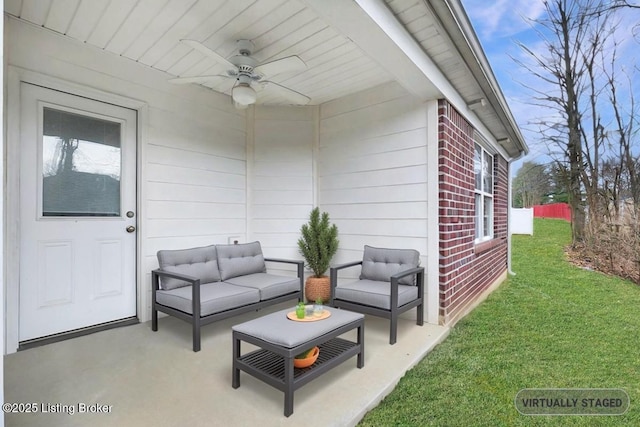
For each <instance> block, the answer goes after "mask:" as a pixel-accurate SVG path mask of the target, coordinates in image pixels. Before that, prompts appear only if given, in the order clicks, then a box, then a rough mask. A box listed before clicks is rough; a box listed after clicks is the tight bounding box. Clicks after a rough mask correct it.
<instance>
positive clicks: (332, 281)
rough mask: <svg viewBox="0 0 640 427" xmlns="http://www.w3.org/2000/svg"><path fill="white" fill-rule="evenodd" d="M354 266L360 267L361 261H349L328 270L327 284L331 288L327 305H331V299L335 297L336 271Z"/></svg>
mask: <svg viewBox="0 0 640 427" xmlns="http://www.w3.org/2000/svg"><path fill="white" fill-rule="evenodd" d="M356 265H362V260H360V261H351V262H347V263H344V264H338V265H336V266H335V267H331V268H330V269H329V284H330V288H331V296H330V297H329V305H333V299H334V298H335V296H336V286H338V271H339V270H342V269H344V268H349V267H355V266H356Z"/></svg>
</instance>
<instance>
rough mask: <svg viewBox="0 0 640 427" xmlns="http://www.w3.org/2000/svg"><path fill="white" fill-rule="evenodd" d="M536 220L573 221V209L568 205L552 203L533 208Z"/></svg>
mask: <svg viewBox="0 0 640 427" xmlns="http://www.w3.org/2000/svg"><path fill="white" fill-rule="evenodd" d="M533 216H534V218H560V219H564V220H566V221H569V222H570V221H571V208H570V207H569V204H567V203H551V204H548V205H536V206H534V207H533Z"/></svg>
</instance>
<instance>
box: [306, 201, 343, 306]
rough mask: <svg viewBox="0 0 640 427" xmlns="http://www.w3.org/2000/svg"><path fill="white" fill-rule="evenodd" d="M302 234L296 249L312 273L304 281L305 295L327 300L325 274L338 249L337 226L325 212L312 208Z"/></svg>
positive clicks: (328, 290) (329, 291)
mask: <svg viewBox="0 0 640 427" xmlns="http://www.w3.org/2000/svg"><path fill="white" fill-rule="evenodd" d="M300 232H301V234H302V236H301V237H300V238H299V239H298V249H299V250H300V254H301V255H302V257H303V258H304V260H305V262H306V264H307V267H309V269H310V270H311V271H313V275H312V276H310V277H309V278H307V280H306V282H305V296H306V298H307V301H315V300H316V299H318V298H320V299H322V301H329V299H330V297H331V287H330V286H331V285H330V283H329V277H328V276H327V275H326V274H325V273H326V272H327V270H328V269H329V265H330V263H331V259H332V258H333V256H334V255H335V254H336V252H337V251H338V244H339V241H338V227H336V225H335V224H331V223H330V221H329V214H328V213H327V212H322V213H320V209H319V208H317V207H316V208H314V209H313V210H312V211H311V213H310V214H309V222H308V223H307V224H304V225H303V226H302V229H301V230H300Z"/></svg>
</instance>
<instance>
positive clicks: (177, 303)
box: [156, 282, 260, 317]
mask: <svg viewBox="0 0 640 427" xmlns="http://www.w3.org/2000/svg"><path fill="white" fill-rule="evenodd" d="M191 297H192V291H191V287H188V288H184V287H183V288H176V289H172V290H170V291H157V292H156V301H157V302H158V303H159V304H162V305H166V306H169V307H172V308H175V309H176V310H180V311H184V312H185V313H189V314H193V304H192V302H191ZM258 301H260V292H258V290H257V289H251V288H247V287H243V286H234V285H231V284H229V283H224V282H218V283H207V284H206V285H200V317H204V316H207V315H209V314H214V313H219V312H222V311H226V310H230V309H232V308H236V307H241V306H243V305H247V304H253V303H256V302H258Z"/></svg>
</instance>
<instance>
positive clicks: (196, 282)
mask: <svg viewBox="0 0 640 427" xmlns="http://www.w3.org/2000/svg"><path fill="white" fill-rule="evenodd" d="M264 260H265V262H280V263H287V264H295V265H296V266H297V270H298V279H299V280H300V289H299V290H297V291H295V292H289V293H288V294H285V295H280V296H278V297H275V298H270V299H267V300H262V301H258V302H255V303H252V304H247V305H243V306H240V307H234V308H232V309H229V310H225V311H221V312H217V313H212V314H209V315H207V316H204V317H202V316H200V279H198V278H196V277H192V276H187V275H182V274H177V273H172V272H168V271H164V270H161V269H159V268H158V269H155V270H152V271H151V329H152V330H153V331H154V332H155V331H157V330H158V311H161V312H163V313H166V314H169V315H171V316H174V317H177V318H178V319H182V320H184V321H185V322H187V323H190V324H191V327H192V332H193V351H195V352H197V351H200V327H201V326H203V325H207V324H209V323H213V322H216V321H218V320H222V319H226V318H229V317H233V316H236V315H238V314H242V313H246V312H249V311H254V310H260V309H261V308H264V307H269V306H271V305H274V304H278V303H281V302H284V301H288V300H290V299H293V298H297V299H298V302H300V301H304V262H303V261H295V260H288V259H279V258H265V259H264ZM161 276H162V277H171V278H174V279H180V280H184V281H185V282H189V283H190V284H191V292H192V294H191V304H192V307H191V310H192V313H193V314H189V313H186V312H184V311H181V310H176V309H175V308H173V307H169V306H166V305H163V304H159V303H158V302H156V291H157V290H159V289H160V280H159V279H160V277H161Z"/></svg>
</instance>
